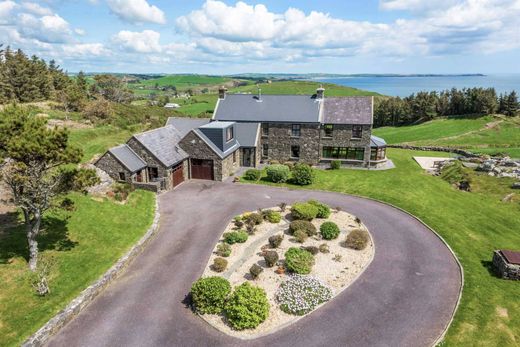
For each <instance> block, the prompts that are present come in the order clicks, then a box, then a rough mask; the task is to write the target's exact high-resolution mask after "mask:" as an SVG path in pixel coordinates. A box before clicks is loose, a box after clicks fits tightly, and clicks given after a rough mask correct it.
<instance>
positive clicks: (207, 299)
mask: <svg viewBox="0 0 520 347" xmlns="http://www.w3.org/2000/svg"><path fill="white" fill-rule="evenodd" d="M229 293H231V285H230V284H229V281H228V280H226V279H225V278H222V277H218V276H213V277H205V278H200V279H198V280H197V281H195V282H194V283H193V284H192V286H191V297H192V302H193V309H194V310H195V312H197V313H199V314H206V313H208V314H219V313H221V312H222V309H223V308H224V304H225V303H226V299H227V297H228V296H229Z"/></svg>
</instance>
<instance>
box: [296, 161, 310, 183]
mask: <svg viewBox="0 0 520 347" xmlns="http://www.w3.org/2000/svg"><path fill="white" fill-rule="evenodd" d="M314 177H315V175H314V170H313V169H312V167H310V166H309V165H307V164H303V163H298V164H296V165H294V168H293V169H292V179H293V182H294V184H298V185H300V186H306V185H309V184H312V183H313V182H314Z"/></svg>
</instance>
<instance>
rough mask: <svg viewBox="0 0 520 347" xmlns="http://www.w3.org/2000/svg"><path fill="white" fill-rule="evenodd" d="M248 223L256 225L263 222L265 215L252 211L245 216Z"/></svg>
mask: <svg viewBox="0 0 520 347" xmlns="http://www.w3.org/2000/svg"><path fill="white" fill-rule="evenodd" d="M244 219H245V221H246V223H247V222H249V223H252V224H254V225H259V224H262V222H263V221H264V217H263V216H262V215H261V214H260V213H256V212H255V213H250V214H248V215H246V216H245V217H244Z"/></svg>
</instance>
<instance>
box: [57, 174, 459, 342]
mask: <svg viewBox="0 0 520 347" xmlns="http://www.w3.org/2000/svg"><path fill="white" fill-rule="evenodd" d="M309 198H315V199H318V200H320V201H323V202H325V203H328V204H330V205H331V206H334V207H336V206H339V207H341V209H342V210H345V211H348V212H351V213H353V214H355V215H357V216H359V217H360V218H361V219H362V221H363V222H364V223H365V225H366V226H367V227H368V228H369V230H370V231H371V233H372V236H373V238H374V242H375V247H376V252H375V258H374V261H373V262H372V263H371V264H370V266H369V267H368V269H367V270H366V271H365V272H364V273H363V274H362V276H361V277H360V278H359V279H358V280H357V281H356V282H354V283H353V284H352V285H351V286H350V287H349V288H347V289H346V290H345V291H343V292H342V293H341V294H340V295H338V296H337V297H336V298H335V299H334V300H333V301H331V302H329V303H328V304H326V305H325V306H324V307H322V308H321V309H319V310H317V311H316V312H314V313H312V314H311V315H309V316H307V317H305V318H303V319H301V320H299V321H298V322H297V323H295V324H293V325H291V326H289V327H287V328H285V329H282V330H280V331H278V332H276V333H274V334H271V335H268V336H265V337H261V338H259V339H256V340H246V341H245V340H238V339H235V338H232V337H229V336H227V335H225V334H223V333H220V332H219V331H216V330H214V329H213V328H212V327H210V326H209V325H208V324H207V323H205V322H204V321H203V320H202V319H200V318H199V317H197V316H195V315H194V314H193V313H192V312H191V311H190V310H189V309H188V308H186V307H185V305H184V304H183V303H182V301H183V299H184V297H185V295H186V293H188V292H189V289H190V286H191V283H192V282H193V281H195V280H196V279H197V278H198V277H199V276H200V275H201V273H202V271H203V269H204V267H205V265H206V263H207V261H208V259H209V256H210V253H211V251H212V249H213V247H214V245H215V243H216V242H217V240H218V239H219V236H220V234H221V233H222V230H223V229H224V227H225V226H226V225H227V223H228V222H229V220H230V219H231V218H232V217H233V216H235V215H237V214H239V213H242V212H244V211H247V210H255V209H257V208H259V207H271V206H276V205H277V204H279V203H280V202H287V203H292V202H295V201H298V200H303V199H309ZM159 199H160V208H161V226H160V228H161V230H160V231H159V233H158V234H157V236H156V237H155V238H154V239H153V240H151V241H150V243H149V244H148V246H147V247H146V248H145V250H144V252H143V253H142V254H140V255H139V256H138V257H137V258H136V259H135V260H134V261H133V262H132V264H130V266H129V267H128V269H127V270H126V271H125V272H124V273H123V274H122V275H121V277H120V278H119V279H117V280H116V281H115V282H114V283H113V284H111V285H110V286H109V287H108V288H107V289H106V290H105V291H104V292H103V293H102V294H100V296H99V297H98V298H97V299H96V300H95V301H94V302H93V303H91V304H90V305H89V306H88V307H87V308H86V309H85V310H84V311H83V312H81V313H80V314H79V315H78V316H77V317H76V318H75V319H74V320H73V321H71V322H70V323H69V324H68V325H67V326H65V328H63V329H62V330H61V331H60V332H59V333H58V335H56V336H55V337H54V338H53V339H52V340H51V341H50V342H49V345H51V346H92V347H94V346H95V347H101V346H198V347H200V346H269V347H274V346H429V345H431V344H433V343H434V342H435V340H436V339H437V338H438V337H439V336H440V335H441V334H442V331H443V330H444V328H445V327H446V325H447V324H448V322H449V321H450V318H451V315H452V313H453V310H454V308H455V307H456V304H457V300H458V294H459V288H460V286H461V276H460V270H459V268H458V265H457V263H456V261H455V260H454V258H453V256H452V254H451V252H450V251H449V250H448V249H447V247H446V246H445V245H444V244H443V243H442V242H441V241H440V240H439V239H438V238H437V237H436V236H435V235H434V234H433V233H432V232H431V231H430V230H429V229H428V228H426V227H425V226H424V225H423V224H421V223H420V222H418V221H417V220H415V219H414V218H412V217H410V216H409V215H407V214H406V213H404V212H401V211H399V210H397V209H394V208H392V207H389V206H387V205H384V204H380V203H377V202H374V201H370V200H366V199H362V198H356V197H352V196H348V195H342V194H338V193H327V192H315V191H304V190H287V189H282V188H270V187H264V186H256V185H238V184H229V183H227V184H226V183H216V182H209V181H192V182H189V183H185V184H183V185H182V186H180V187H178V188H177V189H176V190H175V191H172V192H168V193H166V194H163V195H161V196H160V198H159Z"/></svg>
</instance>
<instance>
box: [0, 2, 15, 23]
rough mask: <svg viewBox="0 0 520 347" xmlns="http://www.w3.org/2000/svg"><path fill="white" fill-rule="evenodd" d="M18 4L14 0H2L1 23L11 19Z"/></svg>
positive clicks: (0, 8) (0, 7)
mask: <svg viewBox="0 0 520 347" xmlns="http://www.w3.org/2000/svg"><path fill="white" fill-rule="evenodd" d="M17 6H18V5H17V4H16V3H15V2H13V1H9V0H8V1H0V25H2V24H7V23H9V22H10V21H11V13H12V12H13V10H14V9H15V8H16V7H17Z"/></svg>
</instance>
